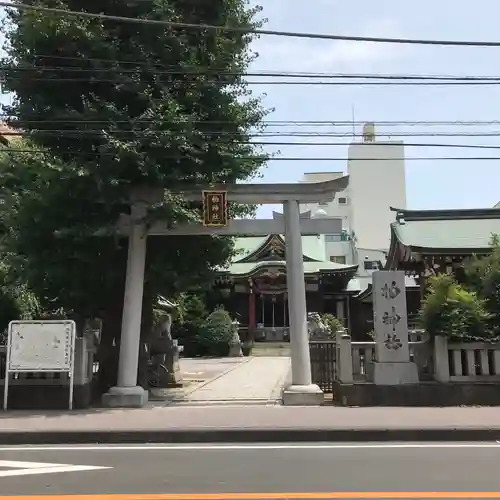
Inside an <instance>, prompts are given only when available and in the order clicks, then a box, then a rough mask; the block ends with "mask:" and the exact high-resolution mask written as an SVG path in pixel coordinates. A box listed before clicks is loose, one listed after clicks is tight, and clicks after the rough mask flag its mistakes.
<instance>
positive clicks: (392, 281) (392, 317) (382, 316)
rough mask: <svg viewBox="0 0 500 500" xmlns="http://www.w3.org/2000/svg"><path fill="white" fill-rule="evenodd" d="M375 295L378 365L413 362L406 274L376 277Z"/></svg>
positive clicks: (377, 273)
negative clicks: (407, 309) (409, 336)
mask: <svg viewBox="0 0 500 500" xmlns="http://www.w3.org/2000/svg"><path fill="white" fill-rule="evenodd" d="M373 292H374V293H373V315H374V327H375V341H376V347H375V349H376V359H377V361H378V362H381V363H392V362H405V361H409V359H410V358H409V356H410V353H409V348H408V320H407V312H406V293H405V276H404V272H402V271H378V272H375V273H373Z"/></svg>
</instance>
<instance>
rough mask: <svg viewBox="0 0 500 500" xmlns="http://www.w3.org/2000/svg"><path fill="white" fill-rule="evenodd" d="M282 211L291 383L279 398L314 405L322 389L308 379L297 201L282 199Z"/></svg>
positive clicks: (300, 239)
mask: <svg viewBox="0 0 500 500" xmlns="http://www.w3.org/2000/svg"><path fill="white" fill-rule="evenodd" d="M283 215H284V217H285V245H286V248H285V250H286V279H287V293H288V315H289V318H290V351H291V352H290V354H291V361H292V385H290V386H289V387H286V388H285V389H284V390H283V394H282V399H283V404H284V405H290V406H291V405H298V406H305V405H312V406H316V405H320V404H323V403H324V396H323V391H322V390H321V389H320V388H319V387H318V386H317V385H315V384H313V383H312V381H311V359H310V355H309V334H308V331H307V307H306V285H305V279H304V260H303V252H302V234H301V231H300V209H299V204H298V202H297V201H295V200H288V201H285V202H284V203H283Z"/></svg>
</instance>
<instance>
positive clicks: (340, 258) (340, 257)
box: [330, 255, 345, 264]
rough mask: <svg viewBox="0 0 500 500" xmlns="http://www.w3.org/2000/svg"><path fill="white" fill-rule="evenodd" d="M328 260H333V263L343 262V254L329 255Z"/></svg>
mask: <svg viewBox="0 0 500 500" xmlns="http://www.w3.org/2000/svg"><path fill="white" fill-rule="evenodd" d="M330 262H335V264H345V255H330Z"/></svg>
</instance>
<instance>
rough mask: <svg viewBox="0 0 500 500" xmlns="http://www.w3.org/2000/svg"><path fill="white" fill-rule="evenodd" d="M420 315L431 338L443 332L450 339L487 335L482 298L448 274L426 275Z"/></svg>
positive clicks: (487, 316) (467, 338)
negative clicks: (425, 293) (426, 284)
mask: <svg viewBox="0 0 500 500" xmlns="http://www.w3.org/2000/svg"><path fill="white" fill-rule="evenodd" d="M421 314H422V324H423V326H424V328H425V329H426V331H427V332H428V333H429V334H430V336H431V338H434V337H435V336H436V335H443V336H445V337H448V338H449V339H450V340H458V341H464V340H483V339H485V338H487V337H489V333H490V332H489V331H488V329H487V321H488V319H489V314H488V312H487V310H486V304H485V301H484V300H482V299H480V298H478V297H477V295H476V294H475V293H474V292H471V291H468V290H465V289H464V288H463V287H462V286H461V285H459V284H458V283H457V282H456V281H455V279H454V278H453V277H452V276H451V275H449V274H440V275H437V276H432V277H430V278H429V282H428V289H427V295H426V297H425V299H424V301H423V304H422V313H421Z"/></svg>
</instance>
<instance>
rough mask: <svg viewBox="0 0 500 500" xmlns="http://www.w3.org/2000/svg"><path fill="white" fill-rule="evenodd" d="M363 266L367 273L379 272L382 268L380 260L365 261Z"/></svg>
mask: <svg viewBox="0 0 500 500" xmlns="http://www.w3.org/2000/svg"><path fill="white" fill-rule="evenodd" d="M363 265H364V268H365V271H378V270H379V269H380V268H381V267H382V264H381V262H380V261H378V260H365V261H364V263H363Z"/></svg>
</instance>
